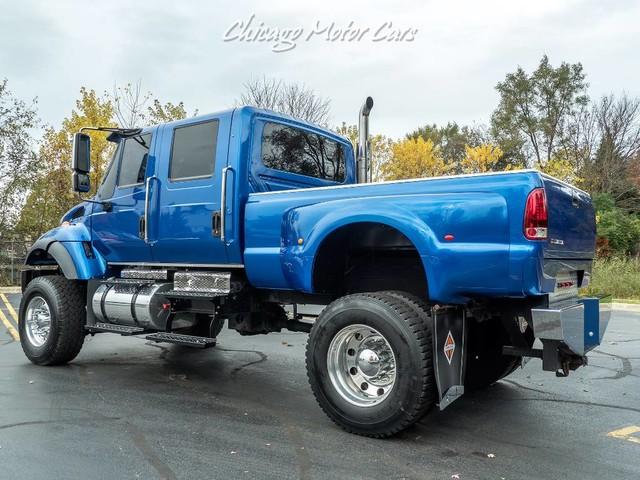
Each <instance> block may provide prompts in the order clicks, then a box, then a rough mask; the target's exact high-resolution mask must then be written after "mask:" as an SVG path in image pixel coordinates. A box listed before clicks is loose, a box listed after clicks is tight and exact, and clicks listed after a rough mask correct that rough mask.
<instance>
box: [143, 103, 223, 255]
mask: <svg viewBox="0 0 640 480" xmlns="http://www.w3.org/2000/svg"><path fill="white" fill-rule="evenodd" d="M230 126H231V116H230V115H224V114H223V115H220V116H216V117H211V118H208V119H206V120H203V119H189V120H184V121H180V122H174V123H170V124H166V125H165V126H164V127H163V129H162V138H161V147H160V148H161V153H160V156H159V157H158V162H157V168H156V177H157V181H154V182H152V187H153V194H152V200H151V202H150V203H151V206H150V212H151V213H150V215H149V216H150V219H149V235H150V243H151V245H152V256H153V261H154V262H155V263H160V264H175V263H177V264H189V265H226V264H227V263H228V261H227V253H226V245H225V242H224V241H223V240H224V239H223V238H221V228H222V223H223V222H222V219H221V212H220V208H221V207H220V204H221V194H222V188H221V185H222V177H223V175H225V176H226V172H225V167H226V163H227V151H228V140H229V131H230ZM223 172H224V174H223ZM156 191H157V195H156Z"/></svg>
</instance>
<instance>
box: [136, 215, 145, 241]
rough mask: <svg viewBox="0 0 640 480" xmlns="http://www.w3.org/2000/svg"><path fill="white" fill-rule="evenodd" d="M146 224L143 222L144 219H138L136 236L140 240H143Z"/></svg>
mask: <svg viewBox="0 0 640 480" xmlns="http://www.w3.org/2000/svg"><path fill="white" fill-rule="evenodd" d="M146 223H147V222H145V220H144V217H140V218H139V219H138V236H139V237H140V238H144V232H145V224H146Z"/></svg>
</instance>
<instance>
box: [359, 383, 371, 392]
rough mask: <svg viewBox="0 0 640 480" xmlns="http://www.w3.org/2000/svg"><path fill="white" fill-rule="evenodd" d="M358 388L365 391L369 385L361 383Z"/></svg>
mask: <svg viewBox="0 0 640 480" xmlns="http://www.w3.org/2000/svg"><path fill="white" fill-rule="evenodd" d="M360 388H361V389H362V390H366V389H367V388H369V384H368V383H367V382H362V385H360Z"/></svg>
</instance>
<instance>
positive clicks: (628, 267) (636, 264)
mask: <svg viewBox="0 0 640 480" xmlns="http://www.w3.org/2000/svg"><path fill="white" fill-rule="evenodd" d="M583 293H584V294H586V295H597V294H605V293H608V294H611V295H613V298H616V299H627V300H638V301H640V259H638V258H624V257H622V258H608V259H603V258H601V259H597V260H596V261H595V262H594V264H593V275H592V277H591V285H589V286H588V287H587V288H585V289H583Z"/></svg>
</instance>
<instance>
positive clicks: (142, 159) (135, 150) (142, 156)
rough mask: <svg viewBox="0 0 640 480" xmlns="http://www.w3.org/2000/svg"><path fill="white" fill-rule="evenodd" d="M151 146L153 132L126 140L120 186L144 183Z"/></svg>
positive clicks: (121, 163) (121, 164)
mask: <svg viewBox="0 0 640 480" xmlns="http://www.w3.org/2000/svg"><path fill="white" fill-rule="evenodd" d="M150 147H151V134H146V135H138V136H135V137H131V138H127V139H126V140H125V142H124V149H123V151H122V159H121V160H120V174H119V176H118V186H119V187H127V186H132V185H139V184H141V183H144V177H145V173H146V170H147V160H148V158H149V148H150Z"/></svg>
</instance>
